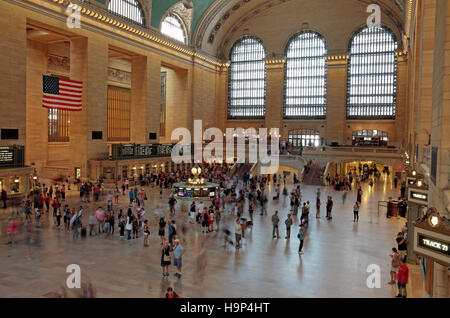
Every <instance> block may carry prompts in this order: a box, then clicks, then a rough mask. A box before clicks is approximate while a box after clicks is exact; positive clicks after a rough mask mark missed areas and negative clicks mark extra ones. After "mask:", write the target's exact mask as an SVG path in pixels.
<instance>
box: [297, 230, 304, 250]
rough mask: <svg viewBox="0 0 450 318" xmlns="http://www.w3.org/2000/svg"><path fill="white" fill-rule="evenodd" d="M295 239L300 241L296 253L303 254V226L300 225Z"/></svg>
mask: <svg viewBox="0 0 450 318" xmlns="http://www.w3.org/2000/svg"><path fill="white" fill-rule="evenodd" d="M297 237H298V239H299V241H300V245H299V247H298V253H299V254H303V251H302V249H303V241H304V240H305V228H304V225H300V230H299V232H298V235H297Z"/></svg>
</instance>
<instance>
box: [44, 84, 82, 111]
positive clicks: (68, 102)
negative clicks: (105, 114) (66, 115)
mask: <svg viewBox="0 0 450 318" xmlns="http://www.w3.org/2000/svg"><path fill="white" fill-rule="evenodd" d="M42 82H43V96H42V106H43V107H45V108H56V109H63V110H70V111H80V110H81V106H82V97H83V82H77V81H72V80H68V79H64V78H59V77H56V76H47V75H44V76H43V81H42Z"/></svg>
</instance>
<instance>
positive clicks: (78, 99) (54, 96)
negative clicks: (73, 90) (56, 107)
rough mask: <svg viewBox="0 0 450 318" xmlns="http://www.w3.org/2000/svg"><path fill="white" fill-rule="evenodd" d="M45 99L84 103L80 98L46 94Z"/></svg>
mask: <svg viewBox="0 0 450 318" xmlns="http://www.w3.org/2000/svg"><path fill="white" fill-rule="evenodd" d="M44 99H56V100H67V101H71V102H79V103H81V101H82V100H81V98H80V97H71V96H64V97H59V96H58V95H49V94H44Z"/></svg>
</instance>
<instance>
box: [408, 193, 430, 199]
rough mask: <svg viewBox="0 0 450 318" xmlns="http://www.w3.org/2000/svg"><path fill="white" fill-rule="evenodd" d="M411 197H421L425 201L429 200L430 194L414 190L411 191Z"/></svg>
mask: <svg viewBox="0 0 450 318" xmlns="http://www.w3.org/2000/svg"><path fill="white" fill-rule="evenodd" d="M411 197H413V198H414V199H419V200H424V201H427V200H428V195H426V194H424V193H418V192H413V191H411Z"/></svg>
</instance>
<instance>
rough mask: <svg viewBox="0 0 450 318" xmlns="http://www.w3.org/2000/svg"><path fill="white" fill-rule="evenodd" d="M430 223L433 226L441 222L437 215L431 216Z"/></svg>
mask: <svg viewBox="0 0 450 318" xmlns="http://www.w3.org/2000/svg"><path fill="white" fill-rule="evenodd" d="M430 223H431V225H432V226H437V225H438V224H439V219H438V217H437V216H431V218H430Z"/></svg>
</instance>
